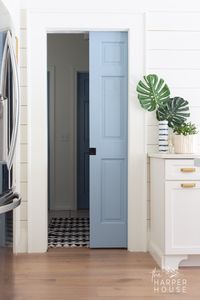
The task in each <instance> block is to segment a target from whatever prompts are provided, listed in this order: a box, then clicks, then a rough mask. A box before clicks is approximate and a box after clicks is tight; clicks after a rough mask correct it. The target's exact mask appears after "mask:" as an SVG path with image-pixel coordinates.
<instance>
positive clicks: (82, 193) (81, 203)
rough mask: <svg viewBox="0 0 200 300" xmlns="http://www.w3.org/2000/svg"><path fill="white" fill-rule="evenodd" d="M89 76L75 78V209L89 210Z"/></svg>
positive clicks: (83, 75) (81, 74)
mask: <svg viewBox="0 0 200 300" xmlns="http://www.w3.org/2000/svg"><path fill="white" fill-rule="evenodd" d="M88 149H89V74H88V72H84V73H78V78H77V208H78V209H89V153H88Z"/></svg>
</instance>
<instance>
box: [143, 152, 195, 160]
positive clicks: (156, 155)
mask: <svg viewBox="0 0 200 300" xmlns="http://www.w3.org/2000/svg"><path fill="white" fill-rule="evenodd" d="M148 156H149V157H153V158H168V159H170V158H176V159H186V158H200V153H195V154H176V153H156V152H155V153H148Z"/></svg>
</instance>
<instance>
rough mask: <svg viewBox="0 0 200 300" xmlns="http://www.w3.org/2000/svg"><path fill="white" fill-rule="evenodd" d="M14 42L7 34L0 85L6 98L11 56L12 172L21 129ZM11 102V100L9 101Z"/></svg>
mask: <svg viewBox="0 0 200 300" xmlns="http://www.w3.org/2000/svg"><path fill="white" fill-rule="evenodd" d="M12 43H13V41H12V36H11V34H10V32H9V31H8V32H7V35H6V40H5V46H4V52H3V58H2V69H1V83H0V93H1V97H4V96H5V93H6V73H7V64H8V56H10V61H11V66H12V72H13V99H12V100H13V107H14V108H15V114H14V120H13V130H12V136H11V141H10V147H9V152H8V157H7V161H6V163H7V166H8V169H9V170H10V169H11V167H12V164H13V157H14V153H15V148H16V142H17V132H18V127H19V105H20V103H19V101H20V100H19V79H18V71H17V62H16V58H15V52H14V49H13V44H12ZM8 101H10V99H8Z"/></svg>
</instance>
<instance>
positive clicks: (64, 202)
mask: <svg viewBox="0 0 200 300" xmlns="http://www.w3.org/2000/svg"><path fill="white" fill-rule="evenodd" d="M47 45H48V46H47V47H48V51H47V53H48V54H47V55H48V58H47V60H48V67H54V70H55V75H54V76H55V88H54V97H55V98H54V99H55V100H54V120H55V123H54V124H55V126H54V141H55V142H54V153H55V154H54V168H55V177H54V184H55V185H54V201H53V205H52V207H51V209H56V210H61V209H62V210H64V209H75V208H76V192H75V176H76V174H75V159H76V147H75V143H76V125H75V111H76V72H77V71H88V70H89V61H88V58H89V49H88V46H89V42H88V39H86V38H85V35H84V34H48V38H47Z"/></svg>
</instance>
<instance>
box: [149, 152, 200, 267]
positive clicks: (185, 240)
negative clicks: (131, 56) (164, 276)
mask: <svg viewBox="0 0 200 300" xmlns="http://www.w3.org/2000/svg"><path fill="white" fill-rule="evenodd" d="M149 156H150V191H151V195H150V202H151V223H150V240H149V251H150V253H151V254H152V256H153V257H154V258H155V260H156V261H157V263H158V264H159V265H160V267H161V268H163V269H167V268H178V266H179V265H180V264H182V265H184V264H185V265H200V168H199V167H196V166H195V165H194V157H193V156H189V157H188V156H186V157H185V156H183V155H173V158H171V155H170V154H165V155H164V154H163V155H161V154H158V155H157V156H156V155H155V154H154V155H149ZM194 255H195V256H194ZM192 256H193V257H192ZM194 257H195V259H194ZM190 262H191V263H190Z"/></svg>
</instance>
